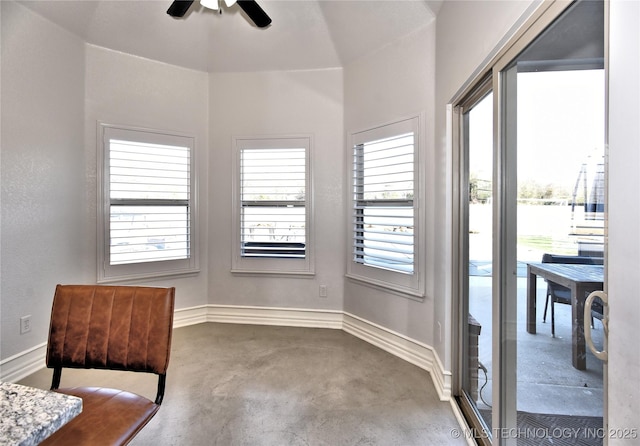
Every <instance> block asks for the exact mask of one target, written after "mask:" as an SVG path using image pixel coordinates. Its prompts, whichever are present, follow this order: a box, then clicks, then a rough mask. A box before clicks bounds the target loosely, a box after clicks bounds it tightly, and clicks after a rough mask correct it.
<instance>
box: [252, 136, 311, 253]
mask: <svg viewBox="0 0 640 446" xmlns="http://www.w3.org/2000/svg"><path fill="white" fill-rule="evenodd" d="M306 166H307V160H306V149H305V148H259V149H251V148H244V149H241V150H240V201H241V205H240V206H241V209H240V213H241V214H240V216H241V218H240V220H241V221H240V244H241V251H240V255H241V256H242V257H255V258H290V259H301V258H302V259H303V258H305V256H306V243H307V241H306V220H307V211H306V201H307V200H306V196H307V190H306V184H307V178H306Z"/></svg>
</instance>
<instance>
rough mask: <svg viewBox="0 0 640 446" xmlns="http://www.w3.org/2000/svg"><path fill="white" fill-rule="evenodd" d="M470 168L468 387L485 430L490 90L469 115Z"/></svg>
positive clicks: (489, 274)
mask: <svg viewBox="0 0 640 446" xmlns="http://www.w3.org/2000/svg"><path fill="white" fill-rule="evenodd" d="M463 121H464V129H463V134H464V135H465V137H464V139H465V146H466V148H465V155H466V156H465V164H467V165H468V176H467V181H466V182H465V183H466V186H465V189H466V196H467V199H466V200H465V201H464V203H463V206H464V208H465V209H464V211H463V213H465V214H466V215H468V228H467V229H466V230H465V233H466V238H465V240H464V241H463V243H465V244H466V248H467V249H465V252H466V259H465V260H466V261H465V264H467V265H468V268H467V274H466V277H465V281H464V282H465V283H464V293H465V295H466V296H467V297H466V302H465V307H466V313H467V326H466V333H465V339H464V342H465V346H466V348H465V351H466V357H465V361H464V362H465V365H463V367H464V380H463V388H464V391H465V393H466V395H467V398H468V400H469V401H470V403H471V405H472V406H473V410H474V411H475V413H476V415H477V416H478V417H479V418H481V419H482V421H483V422H484V424H485V426H491V416H492V411H491V407H492V403H491V400H492V391H493V385H492V368H493V366H492V364H493V356H492V336H491V334H492V331H493V330H492V321H493V314H492V309H493V303H492V302H493V283H492V280H493V279H492V276H493V274H492V271H493V224H492V221H493V94H492V93H491V92H489V93H488V94H487V95H486V96H484V97H483V98H482V99H480V101H479V102H477V103H476V104H473V106H472V107H470V109H469V110H468V111H467V110H465V111H464V118H463Z"/></svg>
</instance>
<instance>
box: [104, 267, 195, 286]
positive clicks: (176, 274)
mask: <svg viewBox="0 0 640 446" xmlns="http://www.w3.org/2000/svg"><path fill="white" fill-rule="evenodd" d="M198 274H200V270H199V269H190V270H184V271H163V272H156V273H140V274H129V275H126V276H125V275H121V276H111V277H102V278H99V279H98V280H97V281H96V283H98V284H110V283H120V282H134V281H135V282H140V281H146V280H153V279H166V278H182V277H193V276H197V275H198Z"/></svg>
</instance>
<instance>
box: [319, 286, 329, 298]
mask: <svg viewBox="0 0 640 446" xmlns="http://www.w3.org/2000/svg"><path fill="white" fill-rule="evenodd" d="M320 297H327V286H326V285H320Z"/></svg>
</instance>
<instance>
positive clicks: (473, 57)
mask: <svg viewBox="0 0 640 446" xmlns="http://www.w3.org/2000/svg"><path fill="white" fill-rule="evenodd" d="M531 3H534V2H533V1H517V2H514V1H486V2H485V1H482V2H479V1H455V2H444V3H443V5H442V8H441V9H440V12H439V14H438V18H437V42H438V45H437V56H436V61H435V63H436V98H435V104H436V105H435V107H436V113H435V129H434V132H435V140H436V146H435V154H434V161H433V173H434V177H435V178H434V183H435V187H434V191H435V197H434V207H435V209H438V210H439V216H440V218H439V220H438V225H437V226H436V232H435V235H434V238H433V247H432V249H433V251H434V256H435V258H436V259H437V262H434V273H433V274H434V280H435V284H434V287H435V294H436V295H437V296H439V298H438V299H436V301H435V308H434V318H435V321H436V325H437V323H438V322H440V324H441V326H442V330H443V333H444V335H443V339H442V342H438V341H437V340H436V342H434V344H433V345H434V347H435V348H436V351H437V352H438V355H439V356H440V358H441V359H442V361H443V363H444V366H445V369H448V370H450V369H451V366H452V360H455V358H453V357H452V354H453V350H452V345H451V338H452V334H451V333H452V319H453V314H452V299H456V298H457V296H452V289H451V284H452V279H453V278H452V272H453V269H452V242H453V237H454V236H455V234H453V233H452V224H453V221H452V219H451V217H452V212H453V210H452V201H451V200H452V194H453V191H452V178H451V173H452V172H453V167H452V156H453V154H452V153H451V146H450V141H448V140H447V138H448V137H449V135H448V134H447V122H446V116H447V104H448V103H449V102H450V101H451V99H452V98H453V97H454V95H455V94H456V92H457V91H458V90H459V89H461V88H462V87H463V86H464V85H465V84H466V82H467V81H468V80H469V79H470V78H471V77H472V75H473V74H475V71H476V70H478V69H479V68H480V67H481V66H482V65H484V64H485V63H486V61H487V60H488V59H489V58H490V57H491V56H493V55H494V54H493V52H494V50H496V49H497V48H498V47H499V45H500V43H502V42H504V41H505V40H506V39H507V37H508V36H509V35H510V34H511V33H512V29H513V27H514V25H515V24H517V23H519V22H521V21H522V20H523V14H524V13H525V11H526V10H527V8H528V7H530V5H531Z"/></svg>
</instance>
